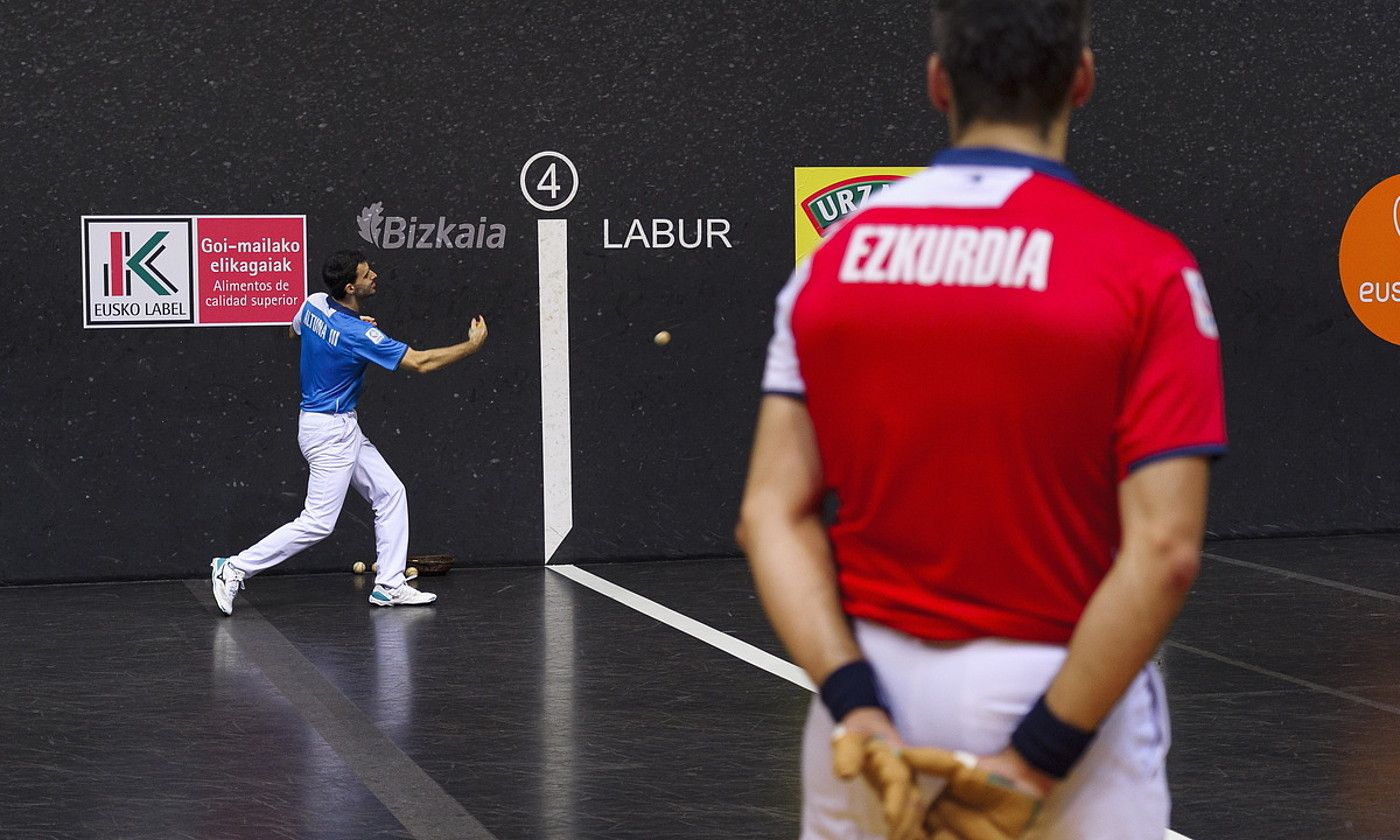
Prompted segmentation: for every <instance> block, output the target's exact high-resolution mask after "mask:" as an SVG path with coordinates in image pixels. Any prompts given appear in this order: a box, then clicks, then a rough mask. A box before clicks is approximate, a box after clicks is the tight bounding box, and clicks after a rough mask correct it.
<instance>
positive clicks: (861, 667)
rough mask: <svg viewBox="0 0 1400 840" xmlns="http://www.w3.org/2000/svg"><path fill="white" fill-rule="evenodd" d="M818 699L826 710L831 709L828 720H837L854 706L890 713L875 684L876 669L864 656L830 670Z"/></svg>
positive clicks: (838, 721)
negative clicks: (820, 699)
mask: <svg viewBox="0 0 1400 840" xmlns="http://www.w3.org/2000/svg"><path fill="white" fill-rule="evenodd" d="M821 698H822V703H823V704H825V705H826V710H827V711H828V712H831V719H832V720H834V721H835V722H837V723H840V722H841V720H842V719H843V718H845V717H846V715H848V714H850V713H851V711H852V710H854V709H861V708H866V707H874V708H876V709H880V710H881V711H883V712H884V713H885V714H889V709H886V708H885V704H884V703H883V702H881V700H880V690H879V689H878V688H876V686H875V669H874V668H871V667H870V663H869V662H866V661H865V660H864V659H857V660H856V661H855V662H848V663H846V664H845V665H842V666H841V667H840V668H837V669H836V670H835V671H832V672H831V676H829V677H827V678H826V682H824V683H822V688H821Z"/></svg>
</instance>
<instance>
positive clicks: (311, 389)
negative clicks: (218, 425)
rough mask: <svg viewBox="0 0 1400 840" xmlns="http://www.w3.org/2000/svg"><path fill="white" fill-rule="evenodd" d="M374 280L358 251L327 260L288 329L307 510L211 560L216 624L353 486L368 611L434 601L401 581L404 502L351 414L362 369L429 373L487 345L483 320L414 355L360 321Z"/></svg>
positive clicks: (319, 529)
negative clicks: (368, 535) (362, 527)
mask: <svg viewBox="0 0 1400 840" xmlns="http://www.w3.org/2000/svg"><path fill="white" fill-rule="evenodd" d="M377 276H378V275H376V274H375V273H374V270H373V269H372V268H370V265H369V262H368V261H367V260H366V259H365V255H364V254H363V253H361V252H359V251H336V252H335V253H334V254H331V255H330V257H328V258H327V259H326V262H325V265H324V266H323V267H322V269H321V277H322V279H324V280H325V281H326V286H327V287H328V288H329V291H330V293H329V294H326V293H325V292H318V293H316V294H313V295H311V296H310V297H309V298H308V299H307V300H306V302H305V303H304V304H302V307H301V309H300V310H299V311H298V312H297V316H296V319H295V320H293V321H292V323H291V327H290V330H291V332H292V334H293V335H295V336H300V338H301V416H300V419H299V420H298V423H297V443H298V444H300V446H301V452H302V454H303V455H305V456H306V462H307V464H309V465H310V467H311V478H310V480H309V481H308V482H307V487H306V507H305V509H303V510H302V512H301V515H300V516H298V517H297V518H296V519H294V520H292V521H291V522H288V523H287V524H286V525H283V526H282V527H281V528H278V529H277V530H276V531H273V532H272V533H271V534H269V535H267V536H266V537H264V538H263V539H262V540H261V541H260V542H258V543H257V544H256V545H254V546H253V547H251V548H249V549H247V550H245V551H243V552H241V553H239V554H235V555H234V556H232V557H216V558H214V562H213V564H212V566H213V573H212V575H211V577H212V580H213V585H214V600H215V601H216V602H217V603H218V605H219V609H220V610H221V611H222V612H223V613H224V614H225V615H231V614H232V613H233V599H234V596H235V595H237V594H238V590H239V589H242V588H243V580H244V578H245V577H248V576H251V575H255V574H257V573H258V572H261V571H263V570H264V569H269V568H271V567H273V566H275V565H277V564H278V563H281V562H282V561H283V560H286V559H287V558H288V557H291V556H292V555H293V554H296V553H297V552H299V551H302V550H303V549H306V548H310V547H311V546H313V545H315V544H316V543H318V542H320V541H321V540H323V539H325V538H326V537H328V536H330V533H331V530H332V529H333V528H334V527H335V522H336V519H337V518H339V516H340V507H341V505H342V504H343V503H344V502H345V491H346V489H347V488H348V487H354V488H355V490H356V491H357V492H359V494H360V495H361V496H364V497H365V499H366V500H367V501H368V502H369V503H370V505H372V506H373V507H374V541H375V549H376V552H377V556H378V572H377V574H376V575H375V582H374V591H373V592H371V593H370V596H369V602H370V603H371V604H373V605H375V606H377V607H394V606H405V605H410V604H431V603H432V602H433V601H436V600H437V596H436V595H434V594H432V593H430V592H420V591H418V590H416V589H414V588H413V587H411V586H409V585H408V584H407V582H406V581H405V580H404V567H405V565H406V564H407V560H408V500H407V497H406V495H405V493H404V486H403V482H402V481H400V480H399V477H398V476H396V475H394V471H393V470H392V469H390V467H389V465H388V464H387V463H386V462H385V461H384V456H383V455H380V454H379V450H378V449H377V448H375V446H374V444H373V443H370V441H369V439H368V438H366V437H365V436H364V433H363V432H361V431H360V425H359V422H358V420H357V419H356V415H355V404H356V402H357V401H358V400H359V396H360V387H361V386H362V385H363V384H364V379H365V368H366V367H368V365H369V363H370V362H373V363H374V364H376V365H379V366H380V367H382V368H384V369H385V370H396V369H398V368H399V367H403V368H406V369H408V370H411V371H413V372H414V373H428V372H429V371H434V370H437V369H438V368H441V367H445V366H447V365H450V364H452V363H453V362H456V361H460V360H462V359H465V358H466V357H467V356H470V355H472V354H473V353H475V352H477V351H478V350H480V349H481V345H482V344H483V343H485V341H486V321H485V320H484V319H483V318H482V317H481V316H480V315H478V316H477V317H475V318H473V319H472V323H471V327H470V328H469V329H468V331H467V340H466V341H463V342H461V343H460V344H453V345H451V346H449V347H439V348H436V349H433V350H414V349H413V348H412V347H409V346H408V345H407V344H404V343H403V342H402V341H396V340H394V339H392V338H390V337H389V336H387V335H385V334H384V333H383V332H381V331H380V330H379V328H378V327H377V326H376V325H375V323H374V320H373V319H372V318H368V317H366V316H362V315H360V301H361V300H362V299H364V298H367V297H371V296H372V295H374V293H375V292H376V291H377V288H376V285H375V279H376V278H377Z"/></svg>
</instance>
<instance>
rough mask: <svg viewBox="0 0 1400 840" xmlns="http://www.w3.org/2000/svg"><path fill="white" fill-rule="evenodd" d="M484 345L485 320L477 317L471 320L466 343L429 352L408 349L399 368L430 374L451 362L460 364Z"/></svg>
mask: <svg viewBox="0 0 1400 840" xmlns="http://www.w3.org/2000/svg"><path fill="white" fill-rule="evenodd" d="M485 343H486V319H485V318H483V317H481V316H480V315H478V316H476V317H475V318H473V319H472V325H471V328H470V329H468V330H467V340H466V341H463V342H461V343H459V344H452V345H449V346H447V347H434V348H433V349H431V350H414V349H413V348H412V347H410V348H408V351H407V352H406V353H404V354H403V361H401V362H399V367H401V368H404V369H405V370H411V371H413V372H414V373H432V372H433V371H435V370H438V369H440V368H445V367H447V366H448V365H450V364H452V363H453V362H460V361H461V360H462V359H465V358H466V357H468V356H470V355H472V354H473V353H475V352H476V351H478V350H480V349H481V345H483V344H485Z"/></svg>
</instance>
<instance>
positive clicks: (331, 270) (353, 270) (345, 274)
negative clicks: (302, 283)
mask: <svg viewBox="0 0 1400 840" xmlns="http://www.w3.org/2000/svg"><path fill="white" fill-rule="evenodd" d="M362 262H369V260H366V259H365V255H364V252H363V251H336V252H335V253H334V254H331V255H330V256H329V257H326V261H325V263H324V264H322V266H321V279H322V280H324V281H326V288H328V289H330V292H331V297H333V298H335V299H336V300H343V299H344V298H345V287H346V286H348V285H350V284H351V283H354V282H355V276H356V274H358V273H359V269H360V263H362Z"/></svg>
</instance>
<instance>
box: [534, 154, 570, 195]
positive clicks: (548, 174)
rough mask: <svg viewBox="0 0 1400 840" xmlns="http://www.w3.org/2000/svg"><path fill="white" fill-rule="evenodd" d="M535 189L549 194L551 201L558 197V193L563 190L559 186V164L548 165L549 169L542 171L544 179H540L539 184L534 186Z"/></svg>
mask: <svg viewBox="0 0 1400 840" xmlns="http://www.w3.org/2000/svg"><path fill="white" fill-rule="evenodd" d="M535 189H537V190H539V191H540V192H547V193H549V197H550V199H551V200H553V199H556V198H558V197H559V191H560V190H561V189H563V187H560V186H559V164H557V163H551V164H550V165H549V168H548V169H546V170H545V171H544V177H543V178H540V182H539V183H538V184H536V185H535Z"/></svg>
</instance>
